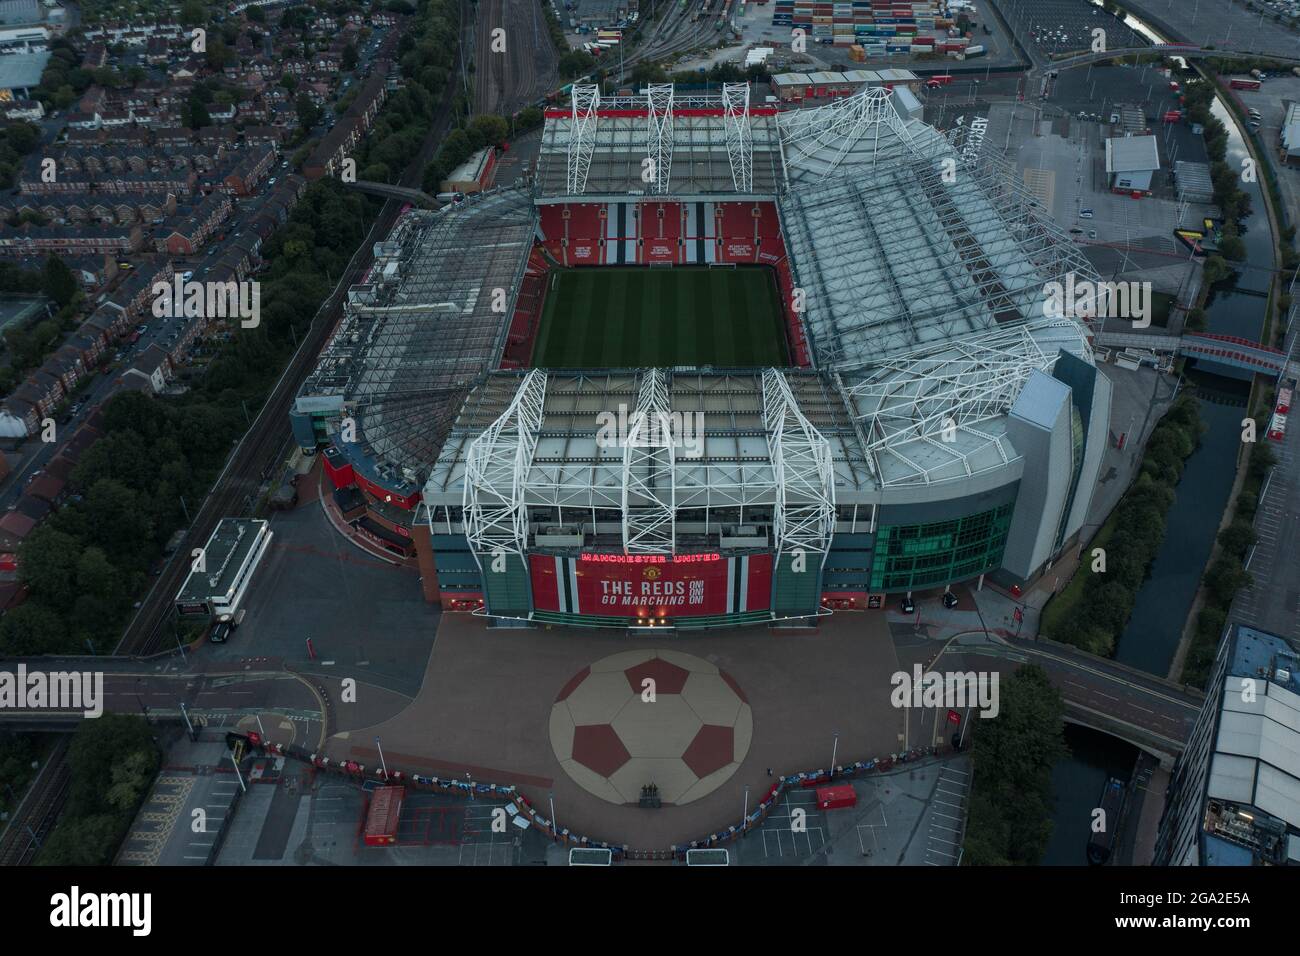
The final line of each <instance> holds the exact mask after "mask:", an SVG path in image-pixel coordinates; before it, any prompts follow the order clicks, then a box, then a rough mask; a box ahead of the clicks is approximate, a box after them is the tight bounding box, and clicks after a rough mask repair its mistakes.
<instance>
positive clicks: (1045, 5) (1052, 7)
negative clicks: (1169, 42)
mask: <svg viewBox="0 0 1300 956" xmlns="http://www.w3.org/2000/svg"><path fill="white" fill-rule="evenodd" d="M997 2H998V7H999V9H1000V10H1001V11H1002V16H1003V18H1004V19H1005V20H1006V21H1007V23H1008V24H1010V25H1011V28H1012V29H1013V30H1015V31H1016V34H1017V36H1019V37H1020V42H1021V43H1024V44H1025V45H1026V46H1027V47H1029V48H1030V49H1032V50H1033V52H1034V53H1035V54H1037V55H1038V56H1040V57H1043V58H1047V57H1051V56H1053V55H1060V54H1065V53H1082V52H1086V51H1087V50H1089V49H1091V48H1092V44H1093V37H1094V34H1093V32H1092V31H1093V30H1104V31H1105V34H1104V39H1105V43H1106V48H1107V49H1112V50H1114V49H1120V48H1122V47H1132V46H1146V45H1147V41H1146V40H1145V39H1144V38H1143V37H1142V36H1140V35H1139V34H1137V33H1135V32H1134V31H1133V30H1132V29H1130V28H1129V27H1127V26H1125V25H1124V23H1123V21H1121V20H1119V19H1117V18H1116V17H1114V16H1112V15H1111V14H1109V13H1107V12H1106V11H1104V10H1102V9H1101V8H1100V7H1097V6H1093V5H1092V4H1091V3H1088V2H1086V0H997Z"/></svg>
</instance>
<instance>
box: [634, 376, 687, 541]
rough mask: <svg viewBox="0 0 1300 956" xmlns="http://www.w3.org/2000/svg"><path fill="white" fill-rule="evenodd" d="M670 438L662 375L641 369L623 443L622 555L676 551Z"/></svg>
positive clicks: (673, 438)
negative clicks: (630, 419) (639, 384)
mask: <svg viewBox="0 0 1300 956" xmlns="http://www.w3.org/2000/svg"><path fill="white" fill-rule="evenodd" d="M675 440H676V436H675V435H674V434H673V431H672V418H671V409H670V407H669V399H668V382H667V378H666V376H665V373H664V372H663V371H662V370H660V369H657V368H651V369H646V371H645V372H644V373H642V376H641V386H640V390H639V392H638V394H637V403H636V412H635V413H634V415H633V417H632V421H631V427H630V428H629V429H628V434H627V436H626V437H625V438H624V444H623V500H622V505H623V553H624V554H674V553H676V550H677V540H676V514H677V502H676V493H675V486H674V471H675V464H676V462H675V461H674V448H673V442H674V441H675Z"/></svg>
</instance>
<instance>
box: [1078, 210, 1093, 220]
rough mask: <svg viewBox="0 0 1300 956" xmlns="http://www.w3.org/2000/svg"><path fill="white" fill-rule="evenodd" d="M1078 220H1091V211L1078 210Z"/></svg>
mask: <svg viewBox="0 0 1300 956" xmlns="http://www.w3.org/2000/svg"><path fill="white" fill-rule="evenodd" d="M1079 218H1080V219H1091V218H1092V210H1091V209H1080V210H1079Z"/></svg>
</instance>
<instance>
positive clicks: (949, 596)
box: [943, 591, 957, 611]
mask: <svg viewBox="0 0 1300 956" xmlns="http://www.w3.org/2000/svg"><path fill="white" fill-rule="evenodd" d="M943 606H944V607H946V608H947V609H948V610H950V611H951V610H952V609H953V608H955V607H956V606H957V595H955V594H953V593H952V592H951V591H944V592H943Z"/></svg>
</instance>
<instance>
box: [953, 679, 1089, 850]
mask: <svg viewBox="0 0 1300 956" xmlns="http://www.w3.org/2000/svg"><path fill="white" fill-rule="evenodd" d="M999 690H1000V692H1001V693H1000V695H999V697H1000V700H999V704H1000V711H999V714H998V716H997V717H996V718H993V719H990V720H980V721H978V725H979V726H978V728H977V729H976V731H975V735H974V748H973V750H974V754H973V756H974V764H975V772H974V778H973V783H972V791H971V809H970V818H969V822H968V825H967V830H966V841H965V850H966V853H965V862H966V863H967V864H969V865H971V866H985V865H990V864H994V865H1006V864H1018V865H1029V866H1032V865H1034V864H1036V863H1038V861H1039V860H1040V859H1042V855H1043V851H1044V850H1045V849H1046V847H1047V841H1048V839H1049V838H1050V837H1051V834H1052V822H1051V771H1052V767H1053V766H1054V765H1055V764H1056V763H1057V762H1058V761H1060V760H1061V759H1063V758H1064V757H1065V756H1066V755H1067V754H1068V753H1069V751H1068V750H1067V748H1066V746H1065V737H1064V728H1065V723H1064V716H1065V704H1064V702H1063V701H1062V700H1061V695H1060V692H1059V691H1057V689H1056V688H1055V687H1053V686H1052V684H1051V682H1050V681H1049V680H1048V678H1047V672H1046V671H1044V670H1043V669H1042V668H1041V667H1038V666H1037V665H1034V664H1027V665H1025V666H1023V667H1021V668H1020V669H1019V670H1018V671H1016V672H1015V673H1014V674H1012V675H1011V676H1010V677H1009V678H1007V679H1005V680H1003V681H1001V682H1000V688H999Z"/></svg>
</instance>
